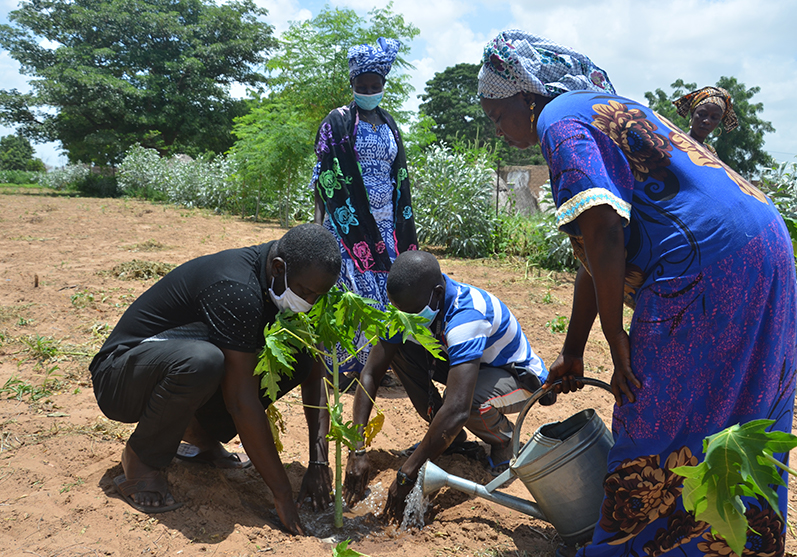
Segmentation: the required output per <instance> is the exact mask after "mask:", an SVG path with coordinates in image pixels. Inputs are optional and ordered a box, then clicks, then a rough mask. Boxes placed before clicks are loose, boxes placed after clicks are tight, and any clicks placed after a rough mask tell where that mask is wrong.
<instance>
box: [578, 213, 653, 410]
mask: <svg viewBox="0 0 797 557" xmlns="http://www.w3.org/2000/svg"><path fill="white" fill-rule="evenodd" d="M576 223H577V224H578V226H579V228H580V229H581V234H582V236H583V238H584V251H585V252H586V255H587V262H588V263H589V269H590V272H591V274H592V282H593V284H594V286H595V299H596V301H597V309H598V314H599V315H600V319H601V328H602V329H603V335H604V336H605V337H606V340H607V341H608V342H609V348H610V349H611V353H612V361H613V363H614V374H613V375H612V391H613V392H614V398H615V400H616V402H617V405H618V406H622V395H623V394H625V396H626V397H627V398H628V400H629V401H630V402H634V400H636V398H635V397H634V394H633V393H632V392H631V389H630V387H629V386H628V382H629V381H630V382H631V383H632V384H633V385H634V386H635V387H637V388H641V387H642V384H641V383H640V382H639V380H638V379H637V378H636V376H635V375H634V373H633V372H632V371H631V349H630V345H629V341H628V334H627V333H626V332H625V330H624V329H623V289H624V285H625V241H624V238H623V222H622V219H621V218H620V215H618V214H617V212H615V210H614V209H612V208H611V207H610V206H608V205H598V206H597V207H592V208H590V209H587V210H586V211H584V212H583V213H581V215H579V216H578V218H576Z"/></svg>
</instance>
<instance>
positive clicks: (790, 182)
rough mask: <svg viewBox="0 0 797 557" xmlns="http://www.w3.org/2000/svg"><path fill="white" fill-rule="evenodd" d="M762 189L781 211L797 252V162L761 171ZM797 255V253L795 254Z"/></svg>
mask: <svg viewBox="0 0 797 557" xmlns="http://www.w3.org/2000/svg"><path fill="white" fill-rule="evenodd" d="M761 189H763V190H764V192H766V193H767V194H768V195H769V197H770V198H771V199H772V201H773V203H775V206H776V207H777V208H778V211H780V214H781V216H782V217H783V220H784V221H785V222H786V228H788V229H789V234H790V235H791V241H792V246H793V247H794V251H795V252H797V163H793V162H792V163H785V162H784V163H781V164H779V165H775V166H773V167H772V168H769V169H767V170H764V172H762V173H761ZM795 257H797V255H795Z"/></svg>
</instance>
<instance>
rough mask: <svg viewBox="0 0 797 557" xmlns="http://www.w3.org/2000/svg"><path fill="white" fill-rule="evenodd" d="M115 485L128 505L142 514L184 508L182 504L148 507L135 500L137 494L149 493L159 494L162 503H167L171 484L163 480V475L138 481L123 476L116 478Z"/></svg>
mask: <svg viewBox="0 0 797 557" xmlns="http://www.w3.org/2000/svg"><path fill="white" fill-rule="evenodd" d="M113 483H114V485H116V491H118V492H119V495H121V496H122V498H123V499H124V500H125V501H126V502H127V504H128V505H130V506H131V507H133V508H134V509H136V510H137V511H139V512H142V513H146V514H157V513H165V512H168V511H173V510H175V509H179V508H180V507H182V506H183V504H182V503H173V504H171V505H166V506H161V507H147V506H145V505H142V504H141V503H137V502H136V500H135V499H133V495H135V494H136V493H140V492H148V493H157V494H158V495H160V498H161V502H163V501H165V500H166V496H167V495H169V484H167V483H166V480H165V479H164V478H163V475H162V474H157V475H155V476H150V477H144V478H139V479H137V480H128V479H127V478H125V475H124V474H122V475H121V476H117V477H116V478H114V480H113Z"/></svg>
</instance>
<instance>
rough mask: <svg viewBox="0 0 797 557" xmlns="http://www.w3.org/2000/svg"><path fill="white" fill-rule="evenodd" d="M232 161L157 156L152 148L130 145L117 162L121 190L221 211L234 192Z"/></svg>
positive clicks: (155, 198) (219, 157)
mask: <svg viewBox="0 0 797 557" xmlns="http://www.w3.org/2000/svg"><path fill="white" fill-rule="evenodd" d="M231 175H232V164H231V163H230V162H229V161H228V160H227V159H226V158H225V157H223V156H218V157H209V158H199V159H197V160H191V159H186V158H182V157H172V158H169V159H163V158H161V157H160V156H159V155H158V153H157V151H155V150H154V149H145V148H143V147H140V146H138V145H136V146H134V147H132V148H131V149H130V150H129V151H128V152H127V154H126V155H125V158H124V160H122V163H121V164H120V165H119V169H118V176H119V178H118V180H119V187H120V188H121V190H122V192H124V193H125V194H127V195H132V196H136V197H143V198H145V199H151V200H155V201H170V202H172V203H179V204H182V205H185V206H187V207H206V208H209V209H215V210H217V211H221V210H224V209H225V208H227V207H228V205H229V204H230V201H231V200H232V199H234V197H235V195H236V188H235V183H234V181H233V180H232V179H231Z"/></svg>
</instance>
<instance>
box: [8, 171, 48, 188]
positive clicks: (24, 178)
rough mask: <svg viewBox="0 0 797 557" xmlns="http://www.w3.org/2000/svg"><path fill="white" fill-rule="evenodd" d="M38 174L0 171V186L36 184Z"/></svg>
mask: <svg viewBox="0 0 797 557" xmlns="http://www.w3.org/2000/svg"><path fill="white" fill-rule="evenodd" d="M40 174H41V172H32V171H29V170H0V184H17V185H25V184H36V183H38V182H39V175H40Z"/></svg>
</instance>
